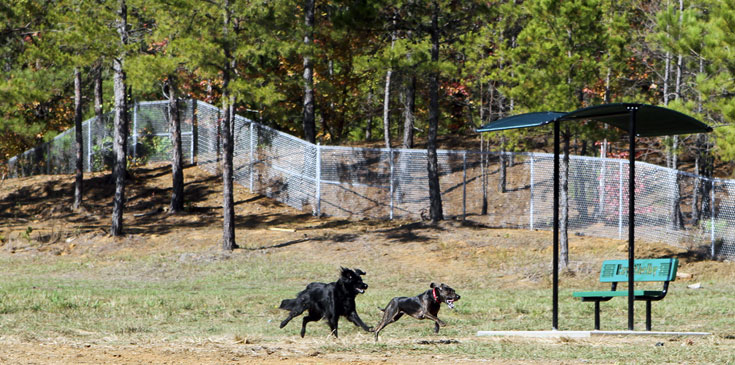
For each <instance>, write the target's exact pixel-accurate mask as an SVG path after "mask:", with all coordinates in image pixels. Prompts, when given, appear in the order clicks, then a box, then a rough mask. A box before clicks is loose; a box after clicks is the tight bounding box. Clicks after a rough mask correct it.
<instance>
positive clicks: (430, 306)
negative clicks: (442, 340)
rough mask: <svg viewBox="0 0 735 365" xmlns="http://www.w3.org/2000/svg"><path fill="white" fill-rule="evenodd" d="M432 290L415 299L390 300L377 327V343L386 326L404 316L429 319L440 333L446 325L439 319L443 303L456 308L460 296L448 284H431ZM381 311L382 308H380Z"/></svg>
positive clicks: (435, 330)
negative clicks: (440, 328)
mask: <svg viewBox="0 0 735 365" xmlns="http://www.w3.org/2000/svg"><path fill="white" fill-rule="evenodd" d="M429 287H430V288H431V289H429V290H427V291H425V292H423V293H421V294H419V295H417V296H415V297H395V298H393V299H391V300H390V302H389V303H388V305H387V306H385V308H384V309H381V310H382V311H383V319H382V320H381V321H380V323H379V324H378V325H377V326H376V327H375V341H377V340H378V333H379V332H380V330H382V329H383V328H385V326H387V325H389V324H391V323H393V322H395V321H397V320H398V319H400V318H401V317H402V316H403V315H404V314H408V315H409V316H411V317H413V318H416V319H424V318H428V319H430V320H432V321H434V332H439V326H445V325H446V323H444V321H442V320H441V319H439V317H437V314H438V313H439V308H440V305H441V303H442V302H444V303H447V305H448V306H449V308H450V309H452V308H454V302H455V301H457V300H459V294H457V293H456V292H455V291H454V289H452V288H450V287H449V286H448V285H446V284H441V285H436V284H434V283H431V285H430V286H429ZM379 309H380V308H379Z"/></svg>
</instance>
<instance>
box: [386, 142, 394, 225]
mask: <svg viewBox="0 0 735 365" xmlns="http://www.w3.org/2000/svg"><path fill="white" fill-rule="evenodd" d="M388 164H389V166H390V181H389V185H390V213H389V214H390V220H393V180H395V179H394V174H395V171H394V167H393V149H392V148H390V149H388Z"/></svg>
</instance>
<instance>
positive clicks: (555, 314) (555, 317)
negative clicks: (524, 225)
mask: <svg viewBox="0 0 735 365" xmlns="http://www.w3.org/2000/svg"><path fill="white" fill-rule="evenodd" d="M560 123H561V122H559V120H558V119H557V120H555V121H554V243H553V245H554V248H553V250H554V258H553V260H552V264H551V266H552V267H553V268H552V272H553V275H552V281H553V282H554V288H553V291H552V318H551V328H552V329H554V330H557V329H559V124H560Z"/></svg>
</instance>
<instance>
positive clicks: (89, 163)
mask: <svg viewBox="0 0 735 365" xmlns="http://www.w3.org/2000/svg"><path fill="white" fill-rule="evenodd" d="M92 125H94V121H90V122H88V123H87V172H92Z"/></svg>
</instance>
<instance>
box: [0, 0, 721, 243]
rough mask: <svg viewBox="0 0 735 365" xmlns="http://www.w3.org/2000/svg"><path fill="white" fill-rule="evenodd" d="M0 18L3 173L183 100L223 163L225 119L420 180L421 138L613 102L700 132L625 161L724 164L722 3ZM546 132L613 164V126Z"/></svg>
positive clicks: (578, 0) (498, 143)
mask: <svg viewBox="0 0 735 365" xmlns="http://www.w3.org/2000/svg"><path fill="white" fill-rule="evenodd" d="M0 16H1V17H2V25H0V26H1V27H2V28H0V47H2V52H1V53H0V62H1V63H2V66H1V67H2V70H3V73H2V76H1V77H0V133H1V135H2V136H3V138H2V139H0V159H2V160H6V159H8V158H10V157H12V156H14V155H16V154H18V153H20V152H22V151H24V150H26V149H28V148H30V147H33V146H35V145H37V144H39V143H41V142H44V141H48V140H50V139H51V138H53V137H54V136H55V135H56V134H58V133H59V132H60V131H63V130H65V129H68V128H70V127H73V126H74V125H75V124H77V125H78V123H80V121H81V120H82V119H84V118H87V117H91V116H94V115H101V114H102V113H106V112H114V114H115V128H116V130H117V132H119V136H120V138H122V139H118V141H119V145H120V147H118V149H119V150H121V151H123V150H124V148H123V146H124V139H125V138H123V137H124V136H125V135H126V133H128V132H127V129H128V128H129V127H128V126H127V124H126V118H127V117H126V115H127V110H128V109H129V108H130V106H131V105H133V103H135V102H136V101H145V100H160V99H168V100H171V101H172V104H170V105H172V106H175V105H176V102H175V100H179V99H183V98H194V99H199V100H203V101H206V102H209V103H212V104H215V105H218V106H220V107H222V109H223V110H227V111H228V113H224V114H225V115H224V116H223V131H222V133H223V136H222V138H223V141H224V149H225V164H227V161H228V157H227V151H228V149H229V150H231V149H232V143H231V141H229V138H230V136H229V135H228V134H231V133H230V132H231V131H230V129H231V123H230V121H231V119H232V115H233V114H239V115H243V116H247V117H249V118H251V119H254V120H257V121H259V122H261V123H264V124H266V125H269V126H271V127H274V128H276V129H278V130H281V131H285V132H288V133H292V134H295V135H298V136H301V137H302V138H304V139H305V140H307V141H310V142H312V143H317V142H319V143H322V144H369V145H374V146H381V147H382V146H385V147H391V148H419V147H420V148H426V149H427V150H428V153H429V154H428V156H429V166H428V172H429V181H430V182H434V181H438V180H437V178H436V176H432V174H434V175H435V174H436V162H435V161H436V152H435V151H436V148H437V138H440V139H441V138H451V137H457V138H455V139H454V140H462V139H473V140H477V135H476V133H475V132H474V130H475V129H476V128H477V127H479V126H480V125H483V124H485V123H487V122H490V121H493V120H496V119H498V118H501V117H504V116H508V115H512V114H518V113H522V112H531V111H542V110H553V111H571V110H575V109H578V108H581V107H586V106H590V105H596V104H601V103H617V102H635V103H647V104H653V105H660V106H666V107H668V108H671V109H674V110H678V111H681V112H683V113H686V114H688V115H692V116H694V117H696V118H698V119H700V120H702V121H704V122H705V123H707V124H709V125H711V126H713V127H715V133H712V134H711V135H691V136H684V137H665V138H648V139H641V141H640V146H639V151H640V156H637V157H638V158H639V159H642V160H647V161H652V162H655V163H659V164H666V165H667V166H668V167H671V168H680V169H685V170H688V171H690V172H694V173H696V174H701V175H704V176H729V175H730V174H731V171H732V165H733V163H732V161H733V160H735V130H733V128H732V127H731V126H730V122H731V121H732V120H733V118H734V117H735V102H734V101H733V98H732V96H733V93H734V92H735V83H734V81H733V74H734V73H735V61H733V60H735V57H733V49H735V47H734V46H735V0H721V1H714V0H696V1H690V0H687V1H684V0H679V1H676V0H665V1H656V0H623V1H606V0H570V1H551V0H525V1H521V0H516V1H479V0H471V1H470V0H468V1H457V0H431V1H417V0H400V1H385V0H373V1H365V0H329V1H320V0H301V1H293V0H271V1H268V0H263V1H244V0H241V1H235V0H200V1H192V0H161V1H154V2H151V1H144V0H110V1H106V0H84V1H83V0H46V1H17V2H8V3H4V4H2V5H0ZM172 120H173V118H172ZM228 126H229V127H228ZM176 128H177V127H176V125H175V123H172V131H175V130H176ZM117 132H116V133H117ZM548 132H549V131H548V130H543V129H539V130H520V131H508V132H503V133H492V134H488V135H487V136H483V137H487V138H486V139H485V138H483V140H487V141H488V145H487V147H485V146H484V145H483V146H480V148H488V149H490V150H503V151H527V150H531V151H533V150H539V149H544V148H548V146H549V142H548V140H547V139H548ZM562 134H563V137H564V141H565V153H570V151H571V153H574V154H578V155H605V156H610V157H625V154H626V152H625V148H617V147H616V146H617V144H618V141H619V138H617V137H619V136H617V135H616V134H619V132H618V131H615V130H612V129H607V128H602V127H600V126H599V125H594V124H577V125H567V126H565V127H564V130H563V131H562ZM77 138H78V141H77V143H79V144H80V145H81V142H80V140H79V138H81V136H79V137H77ZM116 138H118V137H116ZM228 141H229V142H228ZM608 141H610V142H611V143H610V144H608ZM179 143H180V142H179ZM228 143H229V146H228ZM174 149H176V141H174ZM432 152H433V155H432ZM124 155H125V154H124V152H123V153H119V154H118V157H117V161H116V168H123V169H124V168H125V167H124V165H125V156H124ZM230 155H231V153H230ZM230 159H231V156H230ZM432 161H433V168H432ZM176 170H177V169H174V174H176ZM179 170H180V169H179ZM230 170H231V166H230V168H228V167H227V166H225V167H224V172H223V174H224V175H223V177H224V179H225V181H229V180H231V178H228V176H227V174H228V173H229V174H231V173H230V172H229V171H230ZM432 170H433V172H432ZM78 175H80V177H79V179H80V181H81V173H78ZM179 180H180V179H179ZM174 185H176V178H175V179H174ZM175 190H176V189H175ZM430 190H431V191H432V192H433V191H438V189H437V188H436V187H431V183H430ZM120 194H122V192H120ZM116 199H117V195H116ZM432 200H433V198H432ZM437 209H439V210H438V211H436V210H434V208H433V207H432V219H433V218H439V219H441V207H438V208H437ZM225 210H226V211H227V208H225ZM113 231H114V229H113Z"/></svg>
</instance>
